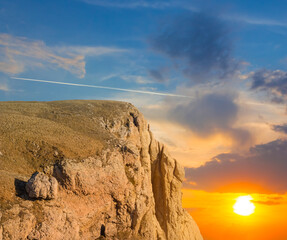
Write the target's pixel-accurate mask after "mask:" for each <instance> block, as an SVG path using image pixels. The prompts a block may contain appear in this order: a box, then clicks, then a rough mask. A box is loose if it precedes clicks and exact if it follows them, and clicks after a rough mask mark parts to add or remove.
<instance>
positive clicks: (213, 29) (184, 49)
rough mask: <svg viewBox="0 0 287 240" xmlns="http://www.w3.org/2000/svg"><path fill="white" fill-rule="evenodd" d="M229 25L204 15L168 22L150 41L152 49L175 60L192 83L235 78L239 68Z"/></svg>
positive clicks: (188, 15)
mask: <svg viewBox="0 0 287 240" xmlns="http://www.w3.org/2000/svg"><path fill="white" fill-rule="evenodd" d="M230 33H231V31H230V28H229V27H228V26H227V25H226V23H225V21H224V20H222V19H220V18H218V17H215V16H211V15H206V14H204V13H191V14H185V15H181V16H179V17H177V18H176V19H172V21H167V22H166V23H165V24H163V25H162V26H160V28H159V30H158V32H157V33H156V34H154V36H152V37H151V38H150V44H151V46H152V48H153V49H154V50H155V51H157V52H159V53H161V54H164V55H165V56H167V57H169V58H170V59H172V60H173V61H174V62H175V64H176V65H177V67H176V68H177V70H180V71H181V72H182V73H183V74H184V75H185V76H186V77H188V78H189V79H190V80H191V81H192V82H199V81H208V80H213V79H218V78H219V79H227V78H230V77H232V76H233V75H234V74H235V73H236V72H237V70H238V68H239V65H240V64H239V63H238V62H237V61H236V60H235V59H234V58H233V56H232V54H233V41H232V38H231V34H230Z"/></svg>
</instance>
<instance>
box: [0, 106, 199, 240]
mask: <svg viewBox="0 0 287 240" xmlns="http://www.w3.org/2000/svg"><path fill="white" fill-rule="evenodd" d="M32 174H33V175H32ZM31 176H32V177H31ZM183 178H184V170H183V168H182V167H181V166H180V165H179V164H178V162H177V161H176V160H175V159H173V158H172V157H171V156H170V155H169V153H168V152H167V149H166V148H165V146H164V145H162V144H161V143H159V142H157V141H156V140H155V139H154V137H153V135H152V133H151V131H150V130H149V126H148V124H147V123H146V121H145V120H144V118H143V116H142V114H141V113H140V112H139V111H138V110H137V109H136V108H135V107H133V106H132V105H131V104H128V103H123V102H113V101H60V102H2V103H0V204H1V209H0V210H1V212H0V224H1V225H0V239H51V240H52V239H53V240H57V239H59V240H60V239H61V240H62V239H69V240H70V239H170V240H173V239H175V240H181V239H182V240H183V239H190V240H195V239H196V240H199V239H202V237H201V235H200V232H199V230H198V227H197V225H196V223H195V222H194V220H193V219H192V217H191V216H190V215H189V214H188V213H187V212H186V211H185V210H184V209H183V208H182V205H181V184H182V181H183ZM28 180H29V181H28Z"/></svg>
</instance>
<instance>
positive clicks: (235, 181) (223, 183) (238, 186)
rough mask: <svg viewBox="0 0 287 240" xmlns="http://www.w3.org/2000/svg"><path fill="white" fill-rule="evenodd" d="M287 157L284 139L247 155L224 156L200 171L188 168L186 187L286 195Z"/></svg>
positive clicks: (286, 146)
mask: <svg viewBox="0 0 287 240" xmlns="http://www.w3.org/2000/svg"><path fill="white" fill-rule="evenodd" d="M286 156H287V140H282V139H278V140H276V141H272V142H269V143H267V144H262V145H257V146H255V147H252V148H250V151H249V153H248V154H246V155H238V154H232V153H228V154H220V155H218V156H216V157H214V158H213V159H212V161H210V162H207V163H206V164H205V165H203V166H201V167H199V168H186V179H187V181H186V183H185V186H186V187H190V188H198V189H203V190H207V191H229V192H258V193H270V192H276V193H285V192H287V174H286V171H287V157H286ZM188 182H195V183H196V185H194V184H193V185H191V184H188Z"/></svg>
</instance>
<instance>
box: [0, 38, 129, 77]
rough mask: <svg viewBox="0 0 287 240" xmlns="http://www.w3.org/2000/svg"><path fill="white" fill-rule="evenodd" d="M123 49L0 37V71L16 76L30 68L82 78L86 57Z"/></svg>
mask: <svg viewBox="0 0 287 240" xmlns="http://www.w3.org/2000/svg"><path fill="white" fill-rule="evenodd" d="M123 51H125V50H124V49H118V48H109V47H91V46H61V47H58V46H55V47H53V46H52V47H50V46H47V45H46V44H45V43H44V42H43V41H39V40H31V39H27V38H24V37H15V36H12V35H9V34H0V71H1V72H3V73H6V74H18V73H21V72H24V71H25V70H27V69H29V68H36V67H42V68H43V67H49V68H61V69H64V70H66V71H69V72H71V73H72V74H75V75H76V76H78V77H79V78H83V77H84V76H85V73H86V70H85V65H86V61H85V57H87V56H100V55H106V54H112V53H119V52H123Z"/></svg>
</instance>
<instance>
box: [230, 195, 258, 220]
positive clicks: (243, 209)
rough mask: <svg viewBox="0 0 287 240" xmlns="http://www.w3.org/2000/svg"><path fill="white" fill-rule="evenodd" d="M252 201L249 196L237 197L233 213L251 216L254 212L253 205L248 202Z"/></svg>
mask: <svg viewBox="0 0 287 240" xmlns="http://www.w3.org/2000/svg"><path fill="white" fill-rule="evenodd" d="M252 199H253V198H252V197H251V196H250V195H248V196H241V197H238V198H237V199H236V203H235V204H234V205H233V211H234V212H235V213H236V214H238V215H241V216H249V215H251V214H252V213H254V210H255V206H254V204H253V203H251V202H250V200H252Z"/></svg>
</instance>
